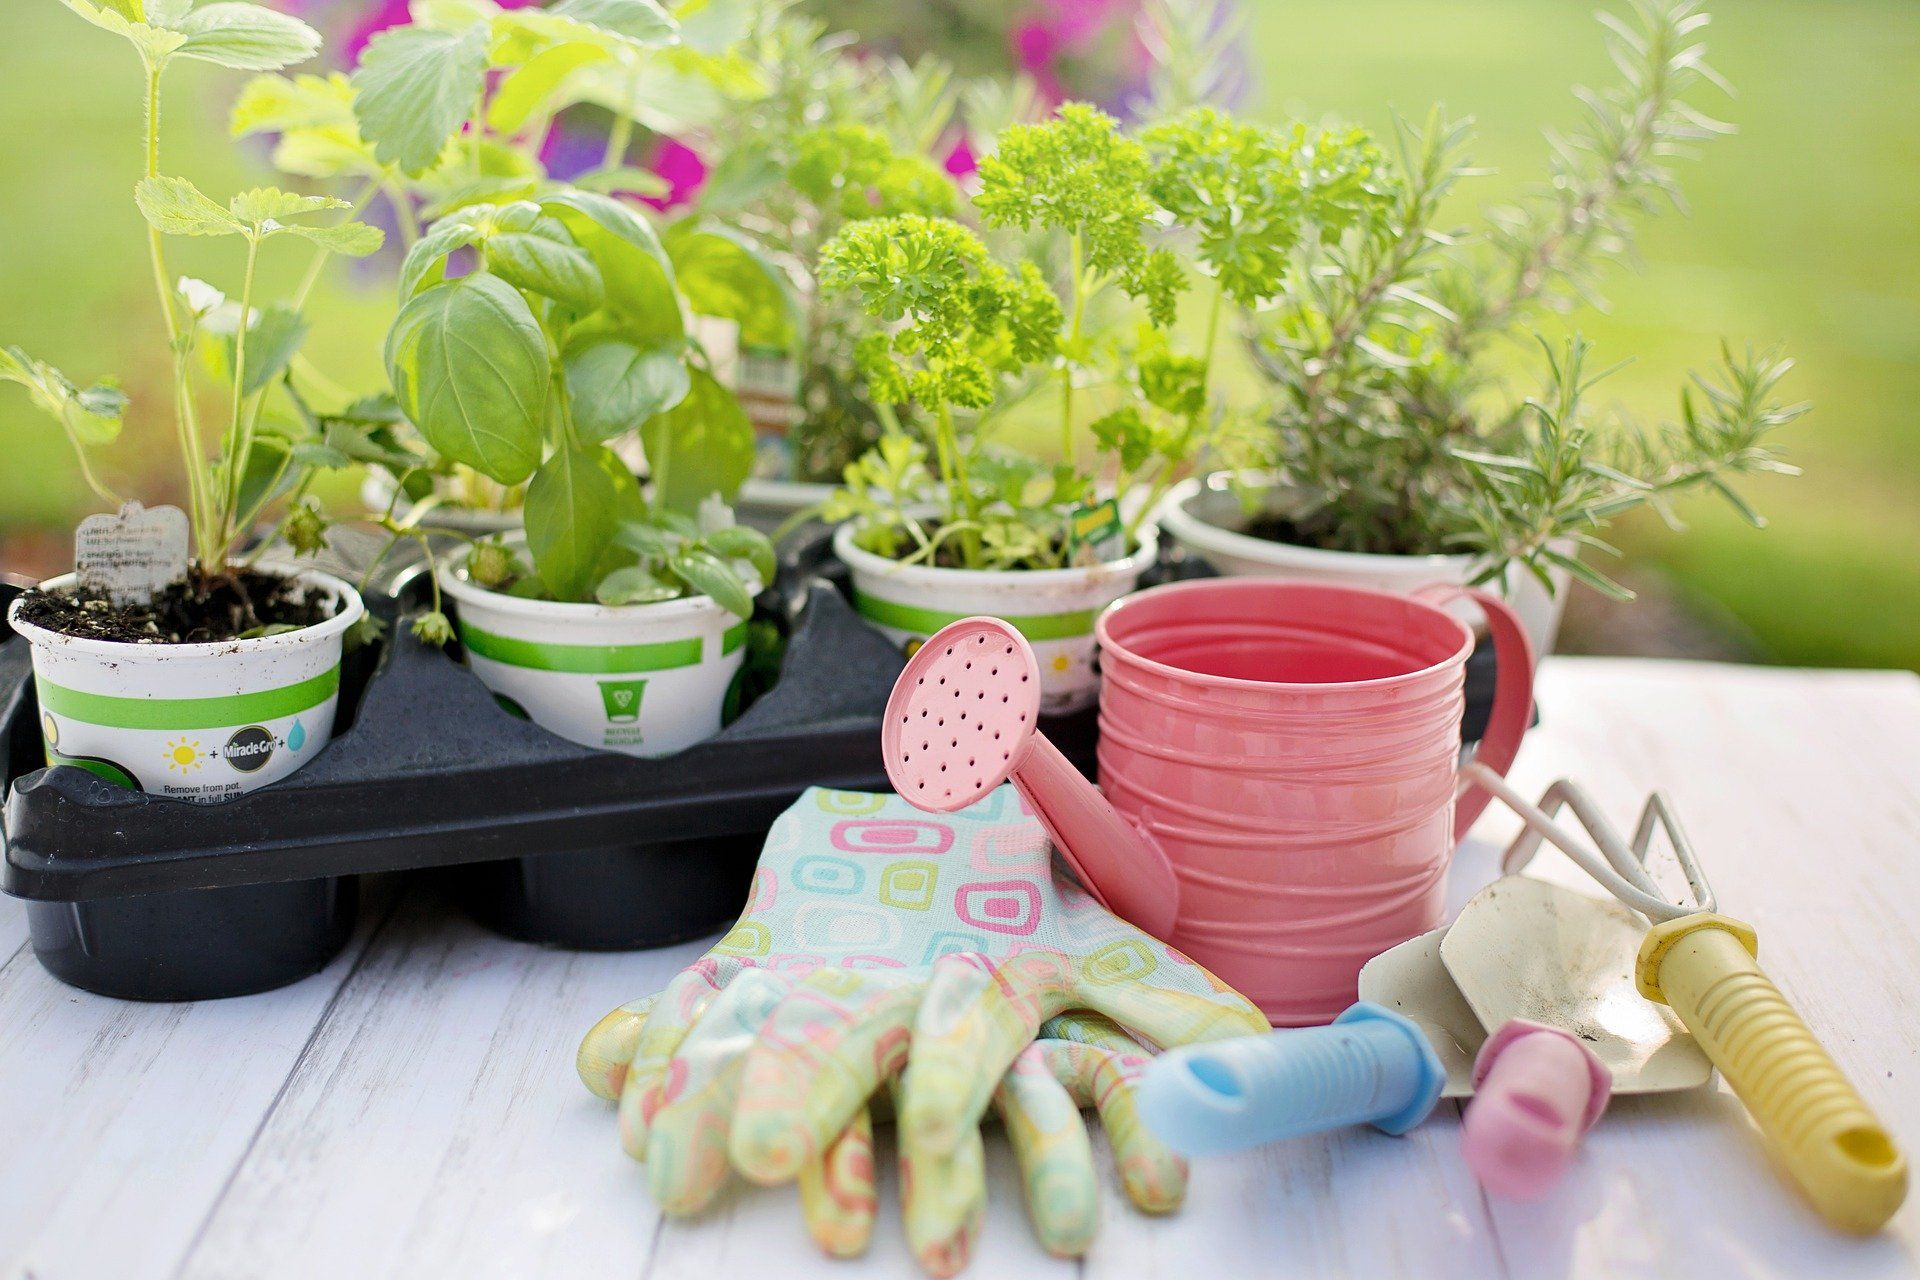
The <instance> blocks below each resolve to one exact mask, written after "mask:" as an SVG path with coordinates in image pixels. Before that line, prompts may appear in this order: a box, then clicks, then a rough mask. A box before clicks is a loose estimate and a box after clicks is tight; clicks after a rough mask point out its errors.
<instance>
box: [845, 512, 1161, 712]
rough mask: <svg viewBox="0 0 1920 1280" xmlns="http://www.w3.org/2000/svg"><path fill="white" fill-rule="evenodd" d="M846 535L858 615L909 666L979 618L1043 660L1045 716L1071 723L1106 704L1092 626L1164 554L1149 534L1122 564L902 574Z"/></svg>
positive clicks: (908, 570) (924, 569)
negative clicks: (1011, 632)
mask: <svg viewBox="0 0 1920 1280" xmlns="http://www.w3.org/2000/svg"><path fill="white" fill-rule="evenodd" d="M854 534H855V529H854V527H853V526H852V525H850V524H849V525H842V526H841V527H840V529H839V531H838V532H837V533H836V534H835V535H834V539H833V550H834V553H835V554H836V555H838V556H839V557H840V559H841V560H842V561H843V562H844V563H845V564H846V566H847V568H848V569H850V570H851V571H852V573H853V607H854V608H855V609H857V610H858V611H859V613H860V616H861V617H863V618H865V619H866V620H867V621H868V622H869V623H871V624H872V625H873V626H874V627H875V628H877V629H878V630H879V631H881V632H882V633H883V634H885V635H886V636H887V637H888V638H889V639H891V640H892V641H893V642H894V643H895V644H897V645H899V646H900V648H901V650H902V652H904V653H906V654H908V655H909V656H911V655H912V654H913V653H914V652H915V651H917V650H918V649H919V647H920V646H921V645H922V644H924V643H925V642H926V640H927V637H929V636H931V635H932V634H933V633H934V632H936V631H938V630H940V628H942V627H944V626H946V625H947V624H948V623H950V622H957V621H959V620H960V619H961V618H971V617H975V616H979V615H985V616H988V617H994V618H999V619H1002V620H1003V621H1005V622H1008V623H1010V624H1012V625H1013V627H1014V628H1015V629H1017V630H1018V631H1019V632H1020V634H1021V635H1023V636H1025V637H1026V638H1027V641H1028V643H1030V644H1031V645H1032V646H1033V652H1034V656H1035V657H1037V658H1038V659H1039V660H1040V710H1041V712H1042V713H1043V714H1046V715H1064V714H1067V713H1069V712H1073V711H1082V710H1085V709H1086V708H1088V707H1090V706H1092V705H1093V704H1094V703H1095V702H1096V701H1098V700H1099V697H1100V675H1099V672H1098V670H1097V669H1096V668H1095V666H1094V642H1093V623H1094V619H1095V618H1097V617H1099V616H1100V611H1101V610H1102V609H1104V608H1106V607H1107V606H1108V605H1110V604H1112V603H1113V602H1114V601H1115V600H1118V599H1120V598H1121V597H1122V596H1125V595H1128V594H1129V593H1131V592H1132V591H1133V590H1134V588H1135V587H1137V586H1139V585H1140V575H1141V574H1143V573H1145V572H1146V571H1147V570H1148V568H1150V567H1151V566H1152V565H1153V562H1154V557H1155V556H1156V554H1157V552H1158V548H1157V544H1156V542H1155V540H1154V535H1153V533H1152V531H1151V530H1143V531H1142V533H1141V545H1140V546H1139V548H1138V549H1137V550H1135V551H1134V553H1133V554H1132V555H1131V556H1128V557H1127V558H1125V559H1123V560H1110V561H1107V562H1106V563H1104V564H1096V565H1087V566H1084V567H1082V568H1076V569H1039V570H1030V571H996V570H976V569H941V568H930V567H928V566H926V565H903V564H901V563H900V562H899V561H897V560H889V559H887V558H886V557H884V556H877V555H874V554H873V553H872V552H869V551H862V550H861V549H860V548H859V547H858V546H856V545H855V544H854V540H853V539H854Z"/></svg>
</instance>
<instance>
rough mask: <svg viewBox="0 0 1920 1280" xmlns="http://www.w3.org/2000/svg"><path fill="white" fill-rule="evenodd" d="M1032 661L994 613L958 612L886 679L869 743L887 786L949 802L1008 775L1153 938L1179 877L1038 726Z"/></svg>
mask: <svg viewBox="0 0 1920 1280" xmlns="http://www.w3.org/2000/svg"><path fill="white" fill-rule="evenodd" d="M1039 718H1040V667H1039V663H1038V661H1036V660H1035V658H1034V655H1033V648H1032V646H1030V645H1029V644H1028V643H1027V641H1026V638H1025V637H1024V636H1022V635H1021V634H1020V633H1019V632H1018V631H1016V630H1015V629H1014V628H1013V627H1012V626H1010V625H1009V624H1007V623H1005V622H1002V621H1001V620H1000V619H998V618H962V619H961V620H960V621H958V622H954V623H950V624H948V625H947V626H946V627H944V628H942V629H941V630H940V631H939V632H938V633H936V634H935V635H934V636H933V637H932V638H931V639H929V640H928V641H927V642H926V643H925V644H924V645H922V646H921V647H920V650H919V652H917V653H915V654H914V656H913V658H912V660H911V661H909V662H908V663H907V667H906V670H904V671H902V672H901V673H900V678H899V679H898V680H897V681H895V683H894V686H893V695H892V697H890V698H889V699H888V701H887V711H886V720H885V723H884V725H883V727H882V730H881V735H880V739H881V753H882V755H883V757H884V759H885V762H886V766H887V777H888V779H889V780H890V781H891V782H892V783H893V788H894V790H895V791H897V792H899V793H900V795H901V796H902V797H904V798H905V799H906V800H908V801H909V802H911V803H912V804H914V805H915V806H917V807H919V808H921V809H925V810H928V811H929V812H933V813H952V812H954V811H955V810H957V809H963V808H965V807H966V806H968V805H970V804H973V803H975V802H976V801H979V800H981V799H983V798H985V796H986V795H987V794H988V793H989V792H991V791H992V790H993V789H994V788H995V787H998V786H999V785H1001V784H1002V783H1004V782H1007V781H1009V780H1011V781H1012V782H1013V784H1014V786H1016V787H1017V788H1019V791H1020V795H1021V796H1022V798H1024V799H1025V800H1026V802H1027V807H1028V808H1030V809H1032V810H1033V812H1034V816H1036V817H1037V818H1039V819H1040V823H1041V825H1042V826H1044V827H1045V828H1046V830H1047V835H1048V836H1049V837H1050V838H1051V839H1052V841H1053V845H1054V848H1055V849H1056V850H1058V851H1059V853H1060V856H1061V857H1062V858H1064V859H1065V860H1066V862H1067V864H1068V865H1069V866H1071V867H1072V868H1073V870H1074V872H1075V873H1076V874H1077V875H1078V876H1079V877H1080V882H1081V883H1082V884H1083V885H1085V886H1086V888H1087V890H1088V892H1090V893H1091V894H1093V896H1094V897H1095V898H1097V899H1099V900H1100V903H1101V905H1103V906H1105V907H1106V908H1107V909H1108V910H1110V911H1112V912H1113V913H1114V914H1115V915H1117V916H1119V917H1121V918H1122V919H1124V920H1127V921H1130V922H1131V923H1133V924H1135V925H1137V926H1139V927H1140V928H1141V929H1143V930H1145V931H1146V932H1148V933H1150V934H1152V935H1153V936H1154V937H1156V938H1162V939H1164V938H1166V937H1167V935H1169V934H1170V933H1172V932H1173V924H1174V920H1175V919H1176V918H1177V917H1178V915H1179V909H1180V884H1179V881H1178V880H1177V879H1175V877H1174V874H1173V866H1172V864H1171V863H1170V862H1168V860H1167V856H1166V854H1165V853H1164V852H1162V851H1161V849H1160V846H1159V844H1158V843H1157V842H1155V841H1154V839H1153V837H1152V836H1151V835H1149V834H1148V833H1146V832H1144V831H1142V830H1141V829H1140V828H1138V827H1137V826H1135V825H1134V824H1133V823H1132V822H1130V821H1128V820H1127V819H1126V818H1124V817H1122V816H1121V815H1120V813H1119V812H1118V811H1117V810H1115V809H1114V807H1113V806H1112V805H1110V804H1108V803H1107V799H1106V797H1105V796H1103V795H1101V794H1100V792H1099V790H1098V789H1097V788H1096V787H1095V786H1094V785H1093V784H1092V783H1091V782H1088V781H1087V780H1086V778H1085V777H1083V776H1082V775H1081V773H1080V771H1079V770H1078V769H1075V768H1074V767H1073V765H1072V764H1071V763H1070V762H1069V761H1068V760H1067V758H1066V757H1065V756H1063V755H1061V754H1060V751H1059V749H1058V748H1056V747H1055V746H1054V745H1053V744H1052V743H1051V742H1049V741H1047V738H1046V735H1045V734H1043V733H1041V732H1040V728H1039Z"/></svg>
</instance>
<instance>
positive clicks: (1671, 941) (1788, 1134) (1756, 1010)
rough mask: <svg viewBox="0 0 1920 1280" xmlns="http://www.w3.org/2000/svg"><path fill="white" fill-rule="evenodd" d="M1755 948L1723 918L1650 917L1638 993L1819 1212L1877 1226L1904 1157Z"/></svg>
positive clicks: (1739, 927)
mask: <svg viewBox="0 0 1920 1280" xmlns="http://www.w3.org/2000/svg"><path fill="white" fill-rule="evenodd" d="M1754 951H1755V942H1754V934H1753V929H1752V927H1751V926H1749V925H1746V924H1743V923H1741V922H1740V921H1738V920H1732V919H1729V918H1728V917H1726V916H1722V915H1715V914H1711V913H1705V912H1703V913H1700V914H1697V915H1690V916H1682V917H1681V918H1679V919H1677V920H1670V921H1668V922H1666V923H1665V924H1660V925H1656V926H1654V928H1653V930H1652V932H1650V933H1648V934H1647V938H1646V941H1645V942H1644V943H1642V944H1641V947H1640V960H1639V964H1638V966H1637V972H1636V976H1637V979H1638V983H1639V987H1640V993H1641V994H1642V995H1644V996H1646V997H1647V998H1648V999H1650V1000H1658V1001H1660V1002H1661V1003H1663V1004H1666V1005H1669V1006H1671V1007H1672V1009H1673V1011H1674V1013H1676V1014H1677V1015H1679V1018H1680V1021H1681V1022H1683V1023H1685V1024H1686V1027H1687V1030H1689V1031H1691V1032H1692V1033H1693V1037H1694V1039H1695V1040H1697V1041H1699V1043H1700V1047H1701V1048H1702V1049H1704V1050H1705V1051H1706V1054H1707V1057H1709V1058H1711V1059H1712V1060H1713V1064H1714V1065H1715V1066H1717V1067H1719V1068H1720V1071H1721V1073H1722V1074H1723V1075H1725V1076H1726V1078H1727V1083H1728V1084H1729V1085H1731V1086H1732V1087H1733V1091H1734V1093H1735V1094H1737V1095H1739V1098H1740V1100H1741V1101H1742V1102H1744V1103H1745V1104H1746V1106H1747V1110H1748V1111H1749V1112H1751V1113H1752V1114H1753V1118H1754V1121H1755V1122H1756V1123H1757V1124H1758V1125H1759V1126H1760V1131H1761V1133H1762V1134H1764V1135H1765V1136H1766V1140H1767V1143H1768V1145H1769V1146H1770V1147H1771V1148H1772V1149H1773V1152H1774V1154H1775V1156H1776V1157H1777V1158H1778V1160H1779V1162H1780V1163H1781V1165H1783V1166H1784V1167H1785V1168H1786V1170H1787V1172H1788V1173H1789V1174H1790V1175H1792V1177H1793V1180H1794V1181H1795V1182H1797V1183H1799V1184H1800V1187H1801V1189H1802V1190H1803V1191H1805V1192H1806V1193H1807V1196H1808V1198H1809V1199H1811V1200H1812V1201H1813V1203H1814V1207H1815V1208H1817V1209H1819V1211H1820V1213H1821V1216H1823V1217H1825V1218H1826V1220H1827V1221H1828V1222H1830V1223H1832V1224H1833V1225H1834V1226H1836V1227H1839V1228H1841V1229H1842V1230H1845V1231H1857V1232H1868V1231H1876V1230H1878V1229H1879V1228H1880V1227H1881V1226H1882V1225H1883V1224H1884V1223H1885V1222H1886V1221H1887V1219H1888V1218H1890V1217H1892V1216H1893V1212H1894V1210H1896V1209H1898V1208H1899V1207H1900V1202H1901V1201H1902V1200H1904V1199H1905V1198H1906V1194H1907V1160H1906V1157H1905V1156H1904V1155H1903V1154H1901V1152H1900V1150H1899V1149H1898V1148H1896V1147H1895V1146H1894V1145H1893V1138H1892V1136H1891V1135H1889V1134H1888V1133H1887V1131H1886V1129H1885V1128H1883V1127H1882V1126H1881V1124H1880V1122H1879V1120H1878V1119H1876V1118H1875V1117H1874V1114H1873V1112H1872V1111H1870V1110H1868V1108H1867V1104H1866V1102H1865V1101H1863V1100H1862V1099H1861V1097H1860V1095H1859V1094H1858V1093H1856V1092H1855V1091H1854V1088H1853V1086H1852V1085H1851V1084H1849V1083H1848V1082H1847V1078H1846V1077H1845V1076H1844V1075H1842V1074H1841V1073H1840V1068H1839V1067H1838V1066H1836V1065H1835V1064H1834V1061H1833V1059H1832V1058H1830V1057H1828V1056H1827V1051H1826V1050H1825V1049H1823V1048H1821V1047H1820V1042H1819V1041H1818V1040H1816V1039H1814V1037H1813V1032H1811V1031H1809V1030H1808V1029H1807V1024H1806V1023H1804V1022H1802V1021H1801V1020H1800V1015H1799V1014H1797V1013H1795V1012H1794V1011H1793V1006H1791V1005H1789V1004H1788V1003H1787V1001H1786V997H1784V996H1782V995H1781V994H1780V989H1779V988H1778V987H1776V986H1774V985H1773V983H1772V982H1771V981H1770V980H1769V979H1768V978H1767V975H1766V974H1764V973H1762V972H1761V971H1760V965H1759V963H1758V962H1757V961H1756V960H1755V959H1754Z"/></svg>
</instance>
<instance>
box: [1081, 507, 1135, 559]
mask: <svg viewBox="0 0 1920 1280" xmlns="http://www.w3.org/2000/svg"><path fill="white" fill-rule="evenodd" d="M1123 528H1124V526H1123V525H1122V524H1121V522H1120V502H1119V500H1118V499H1117V498H1108V499H1107V500H1106V501H1105V502H1096V503H1093V504H1091V505H1089V506H1084V507H1075V508H1074V509H1073V511H1072V513H1071V514H1070V515H1068V516H1067V540H1068V542H1069V543H1071V545H1072V546H1073V547H1074V548H1076V549H1078V548H1080V547H1086V548H1089V549H1090V550H1091V551H1092V552H1093V553H1094V555H1095V556H1096V557H1097V558H1099V559H1101V560H1115V559H1118V558H1119V557H1120V556H1121V555H1123V554H1125V552H1126V548H1125V547H1123V546H1122V545H1121V544H1120V534H1121V531H1122V529H1123Z"/></svg>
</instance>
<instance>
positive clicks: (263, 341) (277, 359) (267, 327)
mask: <svg viewBox="0 0 1920 1280" xmlns="http://www.w3.org/2000/svg"><path fill="white" fill-rule="evenodd" d="M236 319H237V317H236ZM306 336H307V322H306V320H305V318H304V317H302V316H301V314H300V313H299V312H298V311H295V310H294V309H293V308H292V307H290V306H287V305H286V304H285V303H275V304H274V305H272V306H270V307H265V308H262V309H260V310H259V311H257V312H255V314H254V317H253V323H252V324H250V325H248V326H247V384H246V386H245V387H244V388H242V391H243V393H244V394H246V395H252V394H253V393H254V392H256V391H258V390H260V389H261V388H262V387H264V386H266V385H267V384H268V383H270V382H272V381H273V380H274V379H275V378H278V377H279V376H280V375H281V374H283V373H285V372H286V370H287V366H288V365H289V364H291V363H292V362H293V355H294V352H296V351H298V350H299V349H300V343H301V342H302V341H304V340H305V338H306ZM233 347H234V343H233V335H231V334H228V335H226V336H225V337H224V338H223V340H222V342H221V347H220V350H221V352H222V354H223V360H222V362H221V367H220V369H219V370H218V371H217V372H218V374H219V376H220V377H221V378H223V379H228V380H230V379H231V378H232V377H233Z"/></svg>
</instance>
